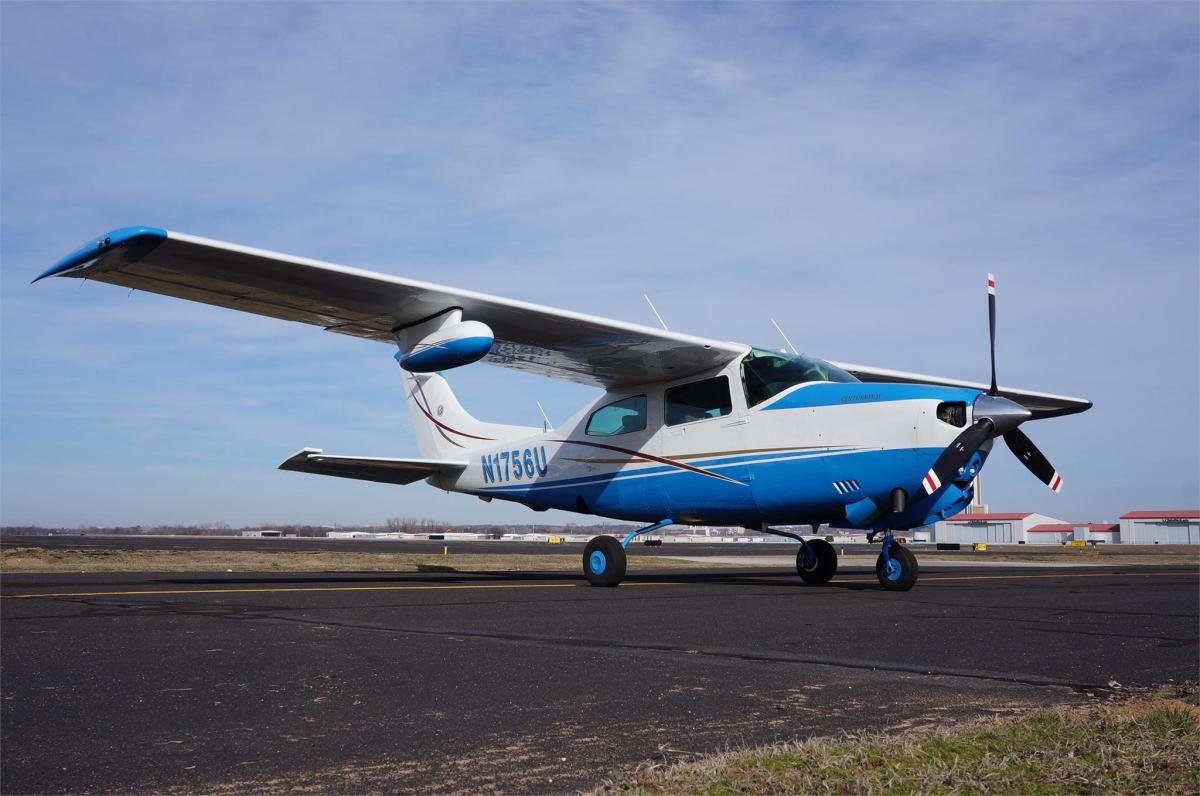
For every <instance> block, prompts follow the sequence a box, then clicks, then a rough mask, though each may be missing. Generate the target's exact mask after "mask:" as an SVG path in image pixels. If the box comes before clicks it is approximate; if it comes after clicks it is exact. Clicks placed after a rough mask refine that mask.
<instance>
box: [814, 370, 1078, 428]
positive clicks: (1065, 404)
mask: <svg viewBox="0 0 1200 796" xmlns="http://www.w3.org/2000/svg"><path fill="white" fill-rule="evenodd" d="M832 364H834V365H836V366H838V367H839V368H841V369H842V370H845V371H847V372H849V373H851V374H853V375H854V376H855V377H856V378H858V379H859V380H860V381H866V382H871V381H875V382H904V383H906V384H937V385H943V386H946V387H967V388H969V389H972V390H984V391H986V390H988V389H989V385H987V384H982V383H979V382H973V381H961V380H959V379H946V378H942V377H941V376H927V375H925V374H923V373H907V372H905V371H901V370H886V369H884V368H875V367H870V366H869V365H851V364H849V363H847V362H833V363H832ZM999 389H1000V394H1001V395H1003V396H1004V397H1005V398H1010V399H1012V400H1014V401H1016V402H1017V403H1019V404H1021V405H1022V406H1024V407H1025V408H1026V409H1028V410H1030V411H1031V412H1033V416H1034V417H1036V418H1044V417H1060V416H1062V415H1073V414H1076V413H1077V412H1086V411H1087V410H1088V409H1091V408H1092V402H1091V401H1089V400H1087V399H1086V398H1072V397H1071V396H1069V395H1053V394H1051V393H1045V392H1033V391H1031V390H1018V389H1015V388H1012V387H1004V386H1000V388H999Z"/></svg>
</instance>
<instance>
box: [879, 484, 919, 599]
mask: <svg viewBox="0 0 1200 796" xmlns="http://www.w3.org/2000/svg"><path fill="white" fill-rule="evenodd" d="M907 507H908V493H907V492H905V491H904V490H903V489H900V488H899V487H897V488H896V489H893V490H892V517H889V520H890V519H891V518H893V517H898V516H899V515H901V514H903V513H904V510H905V509H906V508H907ZM874 538H875V534H874V533H871V534H868V535H867V541H873V540H874ZM918 571H919V570H918V567H917V557H916V556H914V555H913V554H912V553H910V552H909V551H908V550H907V549H906V548H905V547H904V546H903V545H900V544H898V543H897V542H896V538H895V537H894V536H893V535H892V529H891V527H888V528H887V530H885V531H884V536H883V551H882V552H881V553H880V554H879V558H878V559H876V561H875V577H877V578H879V584H880V585H881V586H883V588H885V589H887V590H888V591H908V590H909V589H911V588H912V587H913V586H915V585H916V583H917V575H918Z"/></svg>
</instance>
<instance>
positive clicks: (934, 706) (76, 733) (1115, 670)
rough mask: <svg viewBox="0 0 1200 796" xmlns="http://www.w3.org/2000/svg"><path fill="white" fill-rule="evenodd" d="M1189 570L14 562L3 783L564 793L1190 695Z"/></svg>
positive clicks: (39, 789)
mask: <svg viewBox="0 0 1200 796" xmlns="http://www.w3.org/2000/svg"><path fill="white" fill-rule="evenodd" d="M1198 589H1200V573H1198V572H1197V570H1196V568H1195V567H1187V566H1184V567H1124V568H1122V567H1114V568H1106V569H1103V570H1097V569H1086V570H1085V569H1060V570H1054V571H1048V570H1045V569H1028V568H1027V569H1021V568H1019V567H1003V566H990V567H987V568H980V569H967V568H964V567H961V566H960V567H955V568H949V567H943V568H940V569H939V566H938V565H937V564H936V563H932V562H931V563H929V564H927V565H926V566H925V567H923V571H922V579H921V582H920V583H919V584H918V585H917V587H916V588H915V589H914V590H912V591H911V592H907V593H893V592H885V591H883V590H881V589H880V588H879V587H878V585H877V583H876V581H875V578H874V575H873V574H872V573H871V572H869V571H868V570H867V569H866V568H862V567H858V568H855V567H848V568H847V569H846V571H844V572H841V573H839V575H838V578H837V579H836V580H834V581H833V582H832V583H831V584H829V585H827V586H824V587H813V586H806V585H804V584H803V583H801V582H800V581H799V580H798V579H797V577H796V576H795V574H794V573H793V572H789V571H787V570H784V569H778V570H747V569H740V570H722V571H715V572H696V573H688V572H685V573H680V572H679V571H678V570H671V571H664V572H661V573H653V572H652V573H644V572H639V573H637V574H635V575H634V576H631V577H630V578H629V579H628V580H627V581H626V583H624V584H623V585H621V586H620V587H619V588H616V589H597V588H591V587H589V586H587V585H586V584H585V583H584V582H583V581H582V580H581V579H579V578H578V576H577V575H575V573H570V574H567V573H564V574H563V575H557V574H552V573H551V574H538V575H530V574H521V575H505V574H497V573H474V574H473V573H452V574H424V573H423V574H389V573H370V574H365V573H364V574H357V575H355V574H351V575H345V574H336V575H335V574H330V575H320V574H316V575H313V574H296V575H277V574H237V575H141V574H137V575H126V574H95V575H61V574H59V575H6V576H5V577H4V579H3V584H2V594H3V599H2V600H0V633H2V635H3V646H2V647H0V670H2V671H0V674H2V678H0V698H2V701H0V705H2V712H0V748H2V752H0V755H2V759H0V777H2V779H0V788H2V790H3V792H4V793H6V794H19V793H35V792H36V793H64V792H197V791H199V792H211V793H242V792H254V791H274V792H279V791H287V790H293V789H307V790H317V791H323V792H366V791H372V792H421V793H424V792H463V791H467V792H479V791H485V792H486V791H504V792H518V793H525V792H535V793H543V792H552V793H557V792H563V791H571V790H574V789H579V788H588V787H592V786H595V785H597V784H599V783H601V782H602V781H603V780H604V779H605V777H606V776H608V775H610V774H611V773H613V772H617V773H620V772H623V771H628V770H630V769H631V768H632V767H634V766H636V765H638V764H639V763H640V762H642V761H645V760H651V759H655V760H662V759H676V758H678V757H681V756H687V755H690V754H693V753H699V752H710V751H716V750H721V749H725V748H728V747H732V746H739V745H743V744H748V743H759V742H768V741H775V740H784V739H795V738H804V737H809V736H812V735H830V734H836V733H838V732H839V731H841V730H859V729H898V728H905V727H911V726H922V725H931V724H943V723H945V722H946V721H947V720H948V719H952V718H965V717H973V716H982V715H1004V714H1006V713H1009V712H1012V711H1014V710H1020V709H1024V708H1027V707H1031V706H1039V705H1046V704H1055V703H1081V702H1087V701H1089V700H1094V699H1103V698H1106V697H1107V696H1108V695H1110V694H1112V693H1114V692H1115V691H1118V690H1127V689H1129V688H1132V687H1143V686H1151V685H1155V684H1160V683H1166V682H1170V681H1181V680H1195V679H1197V672H1198V670H1200V646H1198V640H1197V594H1198Z"/></svg>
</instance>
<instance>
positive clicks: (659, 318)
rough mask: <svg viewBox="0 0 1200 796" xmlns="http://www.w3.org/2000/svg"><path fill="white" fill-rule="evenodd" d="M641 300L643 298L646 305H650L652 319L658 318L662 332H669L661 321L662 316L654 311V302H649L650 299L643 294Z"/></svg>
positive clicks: (665, 323)
mask: <svg viewBox="0 0 1200 796" xmlns="http://www.w3.org/2000/svg"><path fill="white" fill-rule="evenodd" d="M642 298H644V299H645V300H646V303H647V304H649V305H650V311H651V312H653V313H654V317H655V318H658V322H659V323H660V324H662V328H663V331H664V332H669V331H671V330H670V329H668V328H667V322H666V321H664V320H663V319H662V316H661V315H659V314H658V310H656V309H654V302H653V301H651V300H650V297H649V296H647V295H646V294H645V293H643V294H642Z"/></svg>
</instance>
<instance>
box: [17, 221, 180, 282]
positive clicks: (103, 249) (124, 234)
mask: <svg viewBox="0 0 1200 796" xmlns="http://www.w3.org/2000/svg"><path fill="white" fill-rule="evenodd" d="M166 238H167V231H166V230H165V229H159V228H158V227H121V228H120V229H114V230H113V231H112V232H110V233H108V234H107V235H101V236H100V237H99V238H96V239H94V240H89V241H88V242H87V243H85V244H83V245H82V246H80V247H79V248H78V249H76V250H75V251H73V252H71V253H70V254H68V255H67V256H66V257H63V258H62V259H61V260H59V261H58V262H56V263H55V264H54V265H52V266H50V267H49V268H47V269H46V270H45V271H43V272H42V273H41V274H39V275H38V277H37V279H34V280H33V281H34V282H37V281H38V280H40V279H45V278H46V277H48V276H59V275H61V274H65V273H67V272H68V271H72V270H74V269H76V268H81V267H83V266H85V265H87V264H88V263H90V262H92V261H93V260H95V259H97V258H99V257H101V256H103V255H104V254H106V253H108V252H110V251H112V250H113V249H115V248H117V247H118V246H123V245H125V244H128V243H132V242H134V241H156V240H166Z"/></svg>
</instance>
